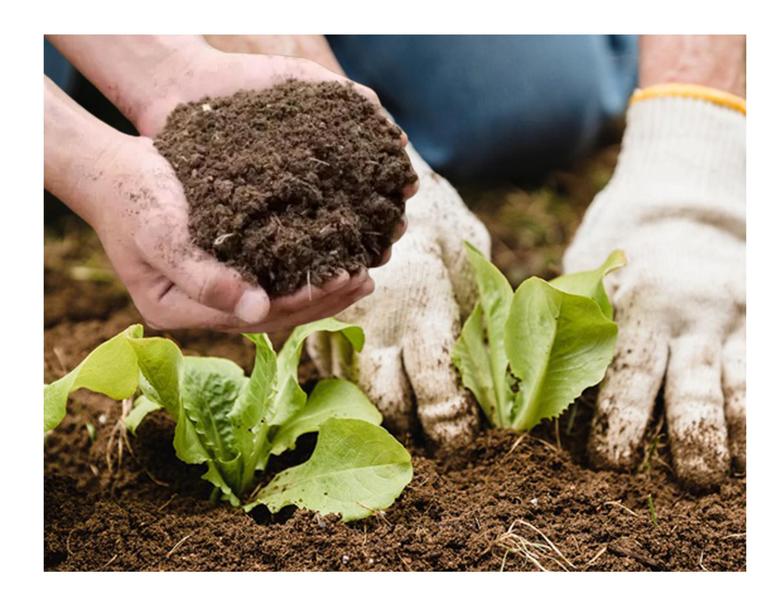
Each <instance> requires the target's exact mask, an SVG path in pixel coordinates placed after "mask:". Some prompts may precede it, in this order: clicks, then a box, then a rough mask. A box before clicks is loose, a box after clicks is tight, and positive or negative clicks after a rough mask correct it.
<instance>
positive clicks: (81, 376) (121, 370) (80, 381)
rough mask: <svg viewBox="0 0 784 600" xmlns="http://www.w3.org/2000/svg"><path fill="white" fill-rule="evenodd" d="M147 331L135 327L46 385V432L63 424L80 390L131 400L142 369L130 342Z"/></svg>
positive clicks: (97, 349) (105, 343) (99, 347)
mask: <svg viewBox="0 0 784 600" xmlns="http://www.w3.org/2000/svg"><path fill="white" fill-rule="evenodd" d="M143 332H144V329H143V328H142V326H141V325H131V326H130V327H128V328H127V329H126V330H125V331H122V332H120V333H118V334H117V335H116V336H114V337H113V338H111V339H109V340H107V341H105V342H104V343H102V344H101V345H100V346H98V347H97V348H96V349H95V350H93V351H92V352H90V354H88V355H87V357H86V358H85V359H84V360H83V361H82V362H80V363H79V364H78V365H77V366H76V367H75V368H74V369H73V370H72V371H70V372H69V373H67V374H66V375H64V376H63V377H61V378H60V379H58V380H57V381H54V382H52V383H50V384H48V385H44V432H46V431H49V430H51V429H54V428H55V427H57V425H59V424H60V421H62V420H63V417H65V411H66V405H67V403H68V396H69V395H70V394H71V393H72V392H75V391H76V390H78V389H81V388H84V389H88V390H91V391H93V392H98V393H99V394H104V395H105V396H108V397H109V398H112V399H114V400H124V399H125V398H130V397H131V396H132V395H133V394H134V392H136V388H137V386H138V383H139V367H138V364H137V361H136V354H135V353H134V351H133V349H132V348H131V345H130V344H129V343H128V340H129V339H132V338H140V337H141V336H142V334H143Z"/></svg>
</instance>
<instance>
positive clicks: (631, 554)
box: [607, 542, 663, 571]
mask: <svg viewBox="0 0 784 600" xmlns="http://www.w3.org/2000/svg"><path fill="white" fill-rule="evenodd" d="M607 550H609V551H610V552H612V553H613V554H615V555H617V556H623V557H626V558H633V559H634V560H636V561H637V562H638V563H640V564H642V565H645V566H646V567H650V568H651V569H654V570H656V571H661V570H662V568H663V567H662V564H661V563H660V562H659V561H657V560H654V559H653V558H651V557H650V556H646V555H644V554H642V553H640V552H637V551H636V550H632V549H631V548H626V547H624V546H622V545H621V544H619V543H617V542H611V543H610V544H608V545H607Z"/></svg>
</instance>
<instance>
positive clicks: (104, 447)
mask: <svg viewBox="0 0 784 600" xmlns="http://www.w3.org/2000/svg"><path fill="white" fill-rule="evenodd" d="M137 320H138V316H137V315H136V313H135V311H134V310H133V308H131V307H125V308H123V309H121V310H119V311H116V312H114V313H112V314H111V315H109V316H108V318H106V319H96V320H85V321H79V322H70V321H63V322H60V323H58V324H57V325H54V326H53V327H50V328H48V329H47V330H46V333H45V347H46V352H45V372H46V377H47V380H51V379H52V378H54V377H57V376H59V375H60V374H62V372H63V371H64V370H65V369H69V368H72V367H73V366H75V365H76V364H77V363H78V361H79V360H81V359H82V358H83V357H84V356H85V355H86V354H87V352H88V351H89V350H90V349H91V348H93V347H94V346H95V345H97V344H98V343H100V342H101V341H103V340H105V339H106V338H108V337H110V336H111V335H113V334H114V333H116V332H117V331H119V330H121V329H122V328H124V327H126V326H127V325H129V324H130V323H132V322H135V321H137ZM177 341H178V342H179V343H180V344H183V345H184V347H185V348H186V349H188V350H189V351H194V350H195V351H196V352H199V353H204V352H210V353H211V354H215V355H221V356H226V357H228V358H231V359H233V360H235V361H237V362H238V363H240V364H241V365H243V366H244V367H245V368H246V369H248V368H250V365H251V363H252V360H253V350H252V348H251V347H250V345H246V344H245V343H244V342H243V341H241V340H240V339H238V338H230V337H228V336H215V335H213V334H199V333H193V334H182V335H180V336H178V337H177ZM311 376H312V370H309V367H308V365H307V364H306V365H305V366H304V367H303V369H302V371H301V377H302V378H303V379H304V380H308V379H310V378H311ZM591 410H592V396H591V395H590V394H587V395H586V396H585V397H583V398H581V399H580V400H579V401H578V402H577V403H576V404H575V405H574V409H573V410H572V411H571V412H568V413H567V415H566V417H564V418H562V419H561V421H560V422H559V429H558V435H557V436H556V435H555V428H554V426H553V424H548V425H545V426H541V427H539V428H537V429H536V430H534V431H533V432H532V433H530V434H527V435H518V434H515V433H511V432H502V431H485V432H484V433H482V435H481V436H480V438H479V439H478V441H477V442H476V444H475V445H474V446H473V447H471V448H470V449H467V450H465V451H463V452H461V453H457V454H452V455H450V456H448V457H444V456H439V455H438V454H437V453H433V452H431V451H429V450H428V449H427V448H425V447H423V446H422V445H421V444H419V443H418V442H417V440H415V439H409V440H405V442H406V444H407V446H408V447H409V449H410V450H411V452H412V454H413V456H414V479H413V481H412V483H411V484H410V485H409V487H408V488H407V489H406V490H405V491H404V492H403V494H402V496H401V497H400V499H399V500H398V501H397V502H396V503H395V504H394V505H393V506H392V507H390V508H389V509H387V510H386V511H384V512H383V513H379V514H377V515H374V516H372V517H370V518H368V519H366V520H364V521H359V522H354V523H351V524H344V523H341V522H340V521H339V520H337V519H336V518H332V517H326V518H325V517H320V516H318V515H316V514H313V513H310V512H307V511H304V510H296V511H294V510H289V509H285V510H284V511H282V512H281V513H279V514H278V515H274V516H271V515H269V514H264V511H263V509H262V510H257V511H255V512H254V513H253V514H251V515H247V514H245V513H244V512H243V511H241V510H237V509H233V508H231V507H230V506H228V505H224V504H218V505H213V504H211V503H210V501H209V499H208V498H209V495H210V486H209V484H207V483H205V482H204V481H202V480H201V479H200V474H201V469H200V468H199V467H198V466H189V465H185V464H184V463H182V462H180V461H179V460H177V458H176V457H175V455H174V451H173V449H172V436H173V432H174V425H173V423H172V422H171V421H170V420H169V419H168V417H166V416H165V415H159V414H154V415H152V416H150V417H148V418H147V419H146V420H145V421H144V422H143V424H142V425H141V426H140V428H139V430H138V432H137V436H136V437H133V436H127V435H123V432H122V430H121V429H120V428H119V426H118V422H119V420H120V417H121V413H122V404H121V403H119V402H115V401H113V400H109V399H107V398H105V397H102V396H100V395H97V394H92V393H89V392H84V391H82V392H78V393H77V394H75V396H74V398H73V399H72V401H71V402H70V405H69V412H68V416H67V417H66V419H65V421H64V422H63V423H62V424H61V425H60V426H59V427H58V429H56V430H55V431H54V432H53V433H51V434H49V436H47V438H46V441H45V449H44V454H45V457H44V494H45V501H44V511H45V527H44V567H45V568H46V569H48V570H63V571H72V570H77V571H83V570H404V571H405V570H500V569H505V570H539V569H549V570H561V569H563V570H635V571H636V570H691V571H697V570H703V569H704V570H711V571H713V570H744V569H745V565H746V539H745V531H746V524H745V505H746V492H745V478H739V477H733V478H730V479H728V480H727V481H726V483H724V484H723V485H722V486H721V488H720V489H719V490H717V491H715V492H714V493H710V494H707V495H698V496H695V495H691V494H689V493H688V492H686V491H684V490H682V489H681V488H680V487H679V486H678V485H677V483H676V482H675V481H674V479H673V476H672V471H671V468H670V460H669V457H668V455H667V454H666V450H665V448H666V439H665V433H664V432H662V431H658V429H659V427H654V428H652V431H651V432H650V435H649V442H648V444H647V452H646V456H647V457H646V461H645V464H644V466H643V467H642V468H641V469H640V470H639V471H638V472H635V473H610V472H597V471H594V470H592V469H590V468H588V466H587V464H586V454H585V440H586V437H587V431H588V424H589V420H590V415H591ZM657 422H658V423H659V424H661V419H660V418H659V419H658V421H657ZM88 424H90V425H91V426H92V427H94V428H95V430H94V434H93V435H91V433H90V430H89V426H88ZM305 446H306V447H305V448H298V450H297V452H299V454H300V456H299V457H296V455H295V456H294V458H299V459H302V458H304V456H305V455H306V454H307V452H308V450H309V449H311V448H312V440H311V443H310V444H305ZM308 446H309V447H308ZM272 468H273V469H274V468H275V465H272ZM278 468H281V466H280V465H278Z"/></svg>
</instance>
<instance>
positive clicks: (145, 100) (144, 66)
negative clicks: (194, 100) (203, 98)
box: [48, 35, 209, 135]
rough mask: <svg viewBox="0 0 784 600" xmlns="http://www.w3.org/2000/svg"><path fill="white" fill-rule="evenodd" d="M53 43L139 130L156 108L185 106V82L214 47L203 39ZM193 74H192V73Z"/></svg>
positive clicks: (59, 39)
mask: <svg viewBox="0 0 784 600" xmlns="http://www.w3.org/2000/svg"><path fill="white" fill-rule="evenodd" d="M48 39H49V41H50V42H52V44H54V45H55V46H56V47H57V49H58V50H60V52H62V54H63V55H64V56H65V57H66V58H67V59H68V60H69V61H70V62H71V64H72V65H74V66H75V67H76V68H77V69H78V70H79V71H80V72H81V73H82V74H83V75H84V76H85V77H87V79H89V80H90V81H91V82H92V83H93V85H95V87H97V88H98V89H99V90H100V91H101V92H102V93H103V95H104V96H106V97H107V98H108V99H109V100H110V101H111V102H112V104H114V105H115V106H116V107H117V108H118V109H119V110H120V111H121V112H122V113H123V114H124V115H125V116H126V117H127V118H128V120H129V121H131V123H133V124H134V125H135V126H136V128H137V130H139V131H140V133H142V134H143V135H150V134H152V133H153V132H152V131H148V129H149V126H148V123H146V122H145V115H147V114H149V113H151V112H154V111H152V110H151V106H152V105H155V104H156V103H164V104H166V105H167V106H171V107H174V106H175V105H176V104H177V103H178V102H179V92H180V90H181V89H182V87H183V79H184V78H186V77H187V76H188V71H189V69H192V68H193V66H194V63H195V62H196V60H197V57H198V56H199V54H200V53H201V52H203V51H204V50H205V49H208V48H209V46H208V45H207V44H206V43H205V41H204V39H203V38H202V37H200V36H164V35H160V36H156V35H152V36H144V35H119V36H114V35H52V36H48ZM191 74H192V71H191Z"/></svg>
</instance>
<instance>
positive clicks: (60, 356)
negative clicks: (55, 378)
mask: <svg viewBox="0 0 784 600" xmlns="http://www.w3.org/2000/svg"><path fill="white" fill-rule="evenodd" d="M52 353H53V354H54V357H55V358H56V359H57V364H58V365H59V367H60V372H59V374H58V375H59V376H60V377H62V376H63V375H65V374H66V373H67V372H68V369H67V368H66V366H65V362H66V361H65V357H64V356H63V351H62V350H61V349H60V348H59V347H58V346H55V347H54V348H52Z"/></svg>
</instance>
